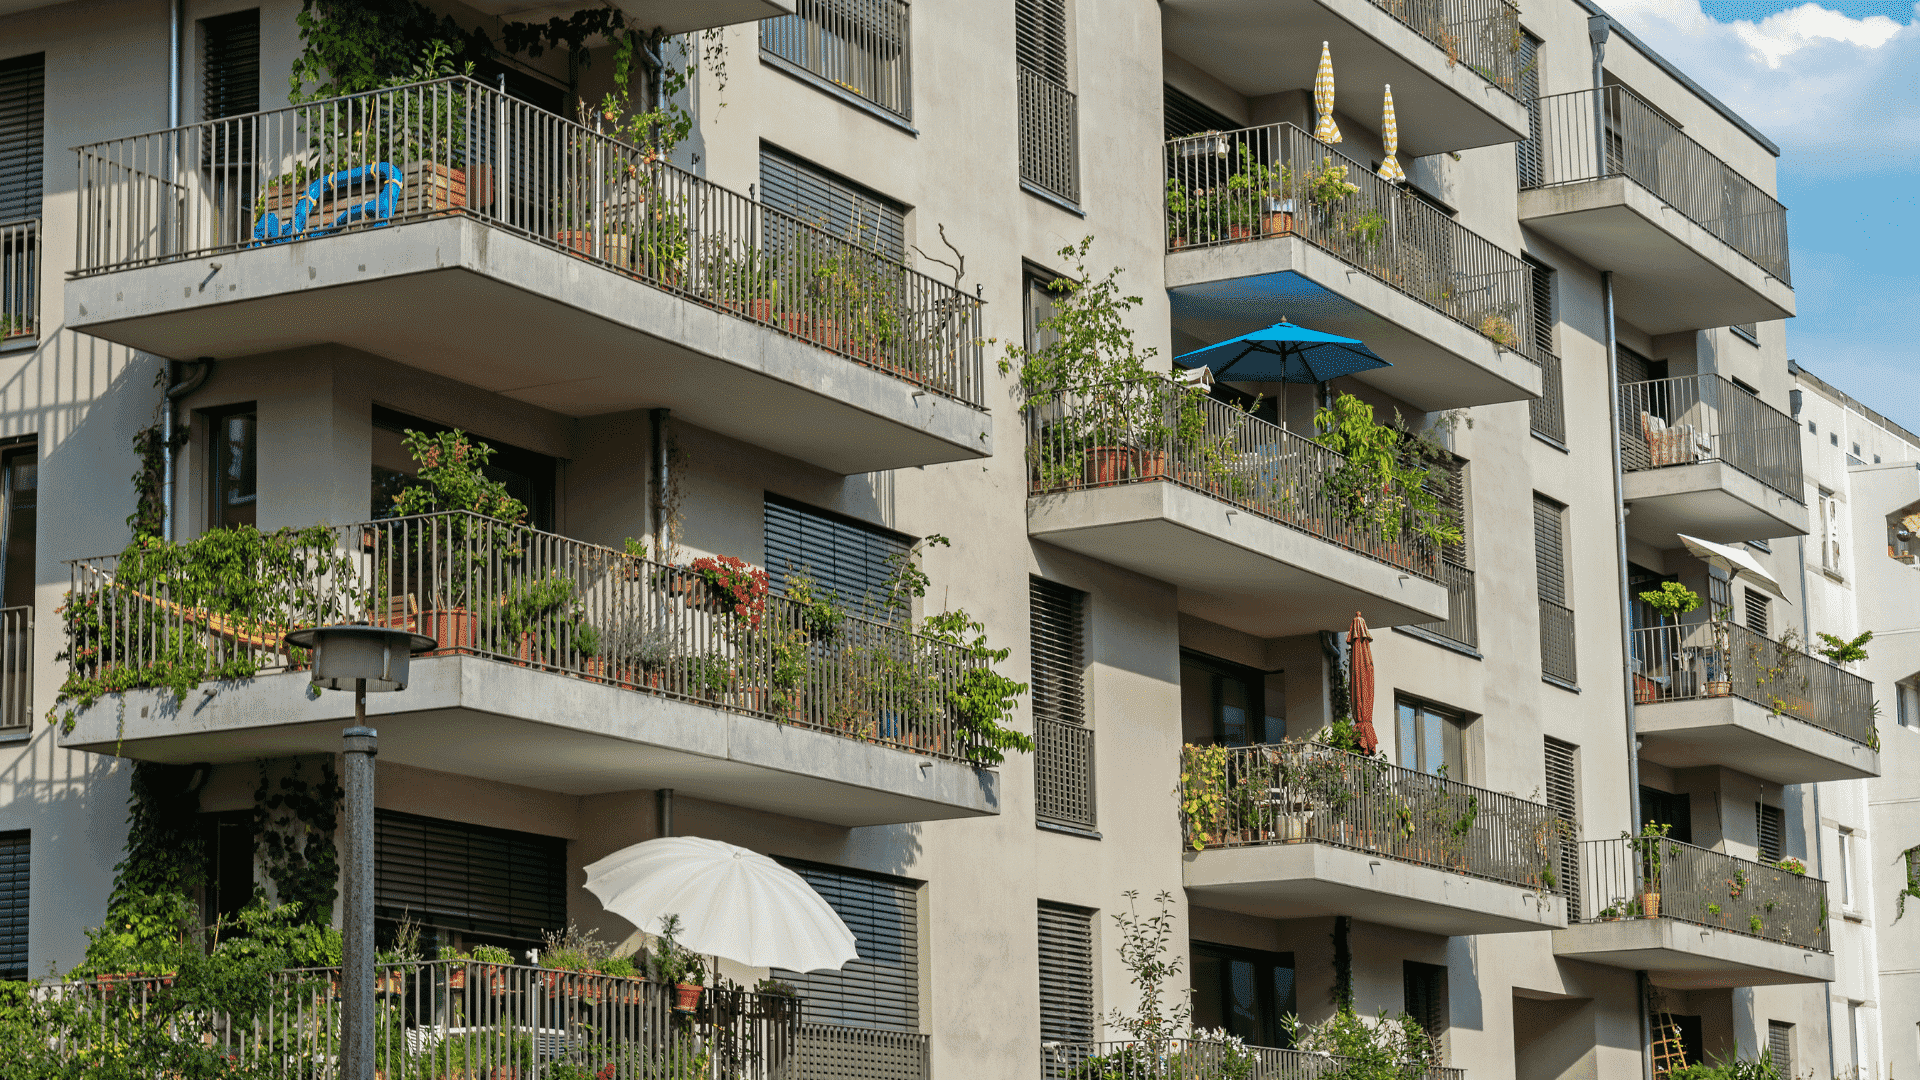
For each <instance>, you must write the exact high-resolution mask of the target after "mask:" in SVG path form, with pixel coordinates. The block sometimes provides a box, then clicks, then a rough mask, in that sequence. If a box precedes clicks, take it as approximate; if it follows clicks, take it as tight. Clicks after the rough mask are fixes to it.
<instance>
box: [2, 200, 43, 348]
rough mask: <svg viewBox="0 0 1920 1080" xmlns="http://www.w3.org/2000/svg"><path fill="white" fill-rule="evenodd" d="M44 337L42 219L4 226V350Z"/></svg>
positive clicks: (7, 223) (5, 224) (10, 223)
mask: <svg viewBox="0 0 1920 1080" xmlns="http://www.w3.org/2000/svg"><path fill="white" fill-rule="evenodd" d="M39 336H40V220H39V219H38V218H34V219H31V220H28V221H10V222H6V223H0V348H5V347H6V346H8V345H13V344H16V343H20V342H28V341H32V340H33V339H35V338H37V337H39Z"/></svg>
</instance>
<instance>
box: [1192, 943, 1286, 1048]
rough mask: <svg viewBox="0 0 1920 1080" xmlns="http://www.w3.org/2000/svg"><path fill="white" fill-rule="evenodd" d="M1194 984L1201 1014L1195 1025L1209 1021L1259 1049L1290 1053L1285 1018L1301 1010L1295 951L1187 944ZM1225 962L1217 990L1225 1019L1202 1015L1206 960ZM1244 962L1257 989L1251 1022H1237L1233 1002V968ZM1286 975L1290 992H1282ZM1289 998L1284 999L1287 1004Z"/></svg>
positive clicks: (1212, 1025) (1252, 987) (1252, 988)
mask: <svg viewBox="0 0 1920 1080" xmlns="http://www.w3.org/2000/svg"><path fill="white" fill-rule="evenodd" d="M1188 952H1189V956H1188V965H1189V967H1188V970H1189V971H1190V972H1191V975H1190V977H1189V981H1190V982H1191V983H1193V991H1194V993H1193V999H1194V1001H1195V1003H1196V1005H1199V1006H1200V1010H1196V1014H1195V1015H1194V1018H1193V1022H1194V1024H1195V1026H1199V1025H1200V1024H1202V1023H1206V1024H1207V1026H1210V1027H1224V1028H1225V1029H1226V1030H1228V1031H1229V1032H1231V1033H1233V1034H1235V1035H1239V1036H1240V1037H1241V1038H1242V1039H1245V1040H1246V1041H1247V1042H1248V1043H1249V1044H1251V1045H1254V1046H1272V1047H1277V1048H1279V1049H1282V1050H1285V1049H1291V1045H1290V1041H1289V1040H1288V1039H1287V1032H1286V1027H1285V1025H1284V1024H1283V1023H1282V1022H1281V1018H1282V1017H1285V1016H1287V1015H1289V1014H1292V1013H1295V1012H1297V1011H1298V1009H1299V967H1298V964H1297V963H1296V960H1295V956H1294V954H1293V953H1291V952H1268V951H1266V950H1263V949H1250V948H1247V947H1245V946H1241V945H1226V944H1222V943H1219V942H1213V941H1200V940H1195V941H1192V942H1189V944H1188ZM1203 956H1204V957H1207V958H1209V959H1212V960H1214V961H1217V962H1219V963H1220V965H1221V966H1220V969H1219V972H1220V974H1219V978H1220V982H1219V983H1218V985H1217V987H1216V990H1217V992H1218V994H1219V1005H1220V1016H1218V1017H1210V1016H1202V1015H1200V1011H1201V1010H1204V1009H1205V1008H1206V1005H1205V1004H1203V1003H1204V1002H1206V1001H1207V999H1206V998H1204V997H1203V996H1202V994H1203V991H1202V988H1201V987H1200V986H1199V985H1198V983H1197V980H1199V978H1200V977H1201V975H1200V973H1201V970H1202V968H1203V965H1202V963H1201V958H1202V957H1203ZM1235 963H1239V964H1245V965H1247V967H1248V968H1249V969H1250V976H1251V977H1250V979H1249V980H1248V988H1249V989H1251V990H1252V991H1253V1001H1252V1003H1251V1005H1252V1011H1253V1012H1254V1014H1255V1015H1254V1016H1253V1017H1252V1018H1251V1021H1252V1022H1251V1023H1250V1024H1236V1023H1235V1022H1234V1019H1235V1018H1234V1016H1233V1014H1232V1013H1233V1011H1232V1008H1231V1002H1232V1000H1233V994H1232V991H1233V986H1232V982H1233V971H1232V968H1231V967H1230V966H1229V965H1231V964H1235ZM1282 971H1285V972H1286V973H1287V978H1286V979H1285V980H1284V981H1285V983H1286V990H1285V993H1284V994H1283V993H1282V991H1281V988H1280V984H1281V982H1282V980H1281V979H1280V977H1279V973H1280V972H1282ZM1283 998H1284V1000H1282V999H1283Z"/></svg>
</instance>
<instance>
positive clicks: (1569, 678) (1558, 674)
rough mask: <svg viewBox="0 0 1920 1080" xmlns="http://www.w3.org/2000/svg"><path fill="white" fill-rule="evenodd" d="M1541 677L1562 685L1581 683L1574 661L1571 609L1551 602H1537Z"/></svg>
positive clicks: (1577, 665)
mask: <svg viewBox="0 0 1920 1080" xmlns="http://www.w3.org/2000/svg"><path fill="white" fill-rule="evenodd" d="M1540 673H1541V674H1542V675H1547V676H1549V677H1551V678H1555V679H1559V680H1560V681H1561V682H1564V683H1569V684H1572V683H1578V682H1579V681H1580V665H1579V663H1578V662H1577V661H1576V660H1575V659H1574V648H1573V609H1572V608H1570V607H1568V606H1566V605H1565V604H1556V603H1554V602H1553V601H1551V600H1542V601H1540Z"/></svg>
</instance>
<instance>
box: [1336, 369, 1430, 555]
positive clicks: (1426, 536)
mask: <svg viewBox="0 0 1920 1080" xmlns="http://www.w3.org/2000/svg"><path fill="white" fill-rule="evenodd" d="M1314 426H1315V430H1316V431H1317V432H1318V436H1317V438H1318V441H1319V442H1320V444H1321V445H1322V446H1325V447H1326V448H1327V449H1329V450H1332V451H1334V452H1335V453H1337V454H1339V455H1341V462H1340V465H1339V467H1338V468H1337V469H1336V470H1334V471H1333V472H1332V473H1330V474H1329V475H1328V476H1327V477H1326V478H1325V480H1324V482H1323V486H1322V492H1323V494H1324V495H1325V497H1326V498H1327V499H1328V500H1329V501H1330V502H1331V503H1332V504H1333V506H1334V507H1335V509H1336V510H1337V512H1338V513H1339V514H1340V515H1341V516H1342V517H1343V518H1344V519H1345V520H1346V521H1347V522H1349V523H1350V524H1353V525H1357V526H1360V527H1361V528H1363V529H1364V530H1366V532H1367V534H1368V535H1371V536H1377V537H1379V539H1380V540H1381V541H1384V542H1385V543H1388V544H1392V543H1394V542H1395V541H1397V540H1399V539H1400V537H1401V536H1402V534H1403V533H1411V534H1412V535H1414V536H1417V537H1419V538H1420V539H1421V540H1422V541H1423V542H1425V544H1426V545H1428V548H1429V556H1430V557H1437V555H1436V554H1435V553H1437V552H1438V551H1439V550H1440V549H1441V548H1442V547H1445V546H1447V545H1449V544H1458V543H1460V542H1461V541H1462V539H1464V535H1465V534H1464V532H1463V531H1462V529H1461V524H1460V519H1459V516H1458V515H1457V514H1456V513H1454V511H1453V510H1451V509H1450V508H1448V507H1446V506H1444V505H1442V503H1441V501H1440V497H1439V495H1438V494H1436V492H1435V491H1434V488H1433V485H1432V483H1431V482H1430V481H1431V477H1432V475H1433V473H1434V471H1435V470H1436V469H1437V468H1438V467H1439V466H1440V464H1441V463H1442V462H1443V461H1445V460H1446V458H1447V456H1448V453H1447V450H1446V448H1445V447H1444V446H1442V445H1441V444H1440V443H1439V442H1438V440H1437V439H1436V438H1435V437H1434V435H1433V432H1432V431H1414V430H1412V429H1411V428H1409V427H1408V426H1407V425H1406V423H1405V421H1404V420H1402V419H1400V418H1399V416H1398V415H1397V414H1396V416H1395V419H1394V423H1392V424H1382V423H1379V422H1378V421H1376V420H1375V419H1374V418H1373V406H1371V405H1368V404H1367V403H1366V402H1364V401H1361V400H1360V399H1359V398H1356V397H1354V396H1352V395H1351V394H1342V395H1340V396H1339V397H1338V398H1336V399H1334V402H1333V404H1332V406H1331V407H1329V408H1324V409H1321V410H1319V411H1318V412H1317V413H1315V415H1314Z"/></svg>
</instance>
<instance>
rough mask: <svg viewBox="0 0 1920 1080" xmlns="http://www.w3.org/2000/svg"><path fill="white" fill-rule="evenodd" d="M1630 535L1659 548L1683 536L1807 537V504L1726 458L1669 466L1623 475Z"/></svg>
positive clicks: (1722, 539) (1719, 539)
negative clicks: (1771, 486) (1737, 466)
mask: <svg viewBox="0 0 1920 1080" xmlns="http://www.w3.org/2000/svg"><path fill="white" fill-rule="evenodd" d="M1621 485H1622V486H1621V491H1622V494H1623V496H1624V497H1625V499H1626V502H1627V506H1628V507H1629V512H1628V514H1627V534H1628V535H1629V536H1632V537H1633V538H1634V539H1636V540H1644V541H1646V542H1647V543H1649V544H1652V545H1654V546H1655V547H1658V548H1677V547H1679V546H1680V534H1682V533H1684V534H1686V535H1687V536H1694V537H1698V538H1700V539H1702V540H1712V541H1714V542H1715V543H1727V544H1731V543H1739V542H1740V541H1742V540H1772V539H1775V538H1778V537H1784V536H1805V535H1807V533H1808V532H1809V531H1810V529H1811V525H1810V523H1809V518H1808V513H1807V507H1806V504H1804V503H1801V502H1798V501H1796V500H1794V499H1792V498H1790V497H1788V496H1787V495H1784V494H1782V493H1780V492H1778V491H1775V490H1774V489H1772V488H1770V487H1768V486H1767V485H1765V484H1763V483H1761V482H1760V481H1759V480H1757V479H1755V478H1754V477H1752V476H1750V475H1748V474H1747V473H1745V472H1742V471H1741V470H1739V469H1737V468H1735V467H1733V466H1732V465H1730V464H1728V463H1726V462H1724V461H1702V462H1695V463H1692V464H1687V465H1669V466H1666V467H1665V468H1659V469H1642V470H1636V471H1634V472H1629V473H1627V474H1626V475H1625V476H1623V477H1622V478H1621Z"/></svg>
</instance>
